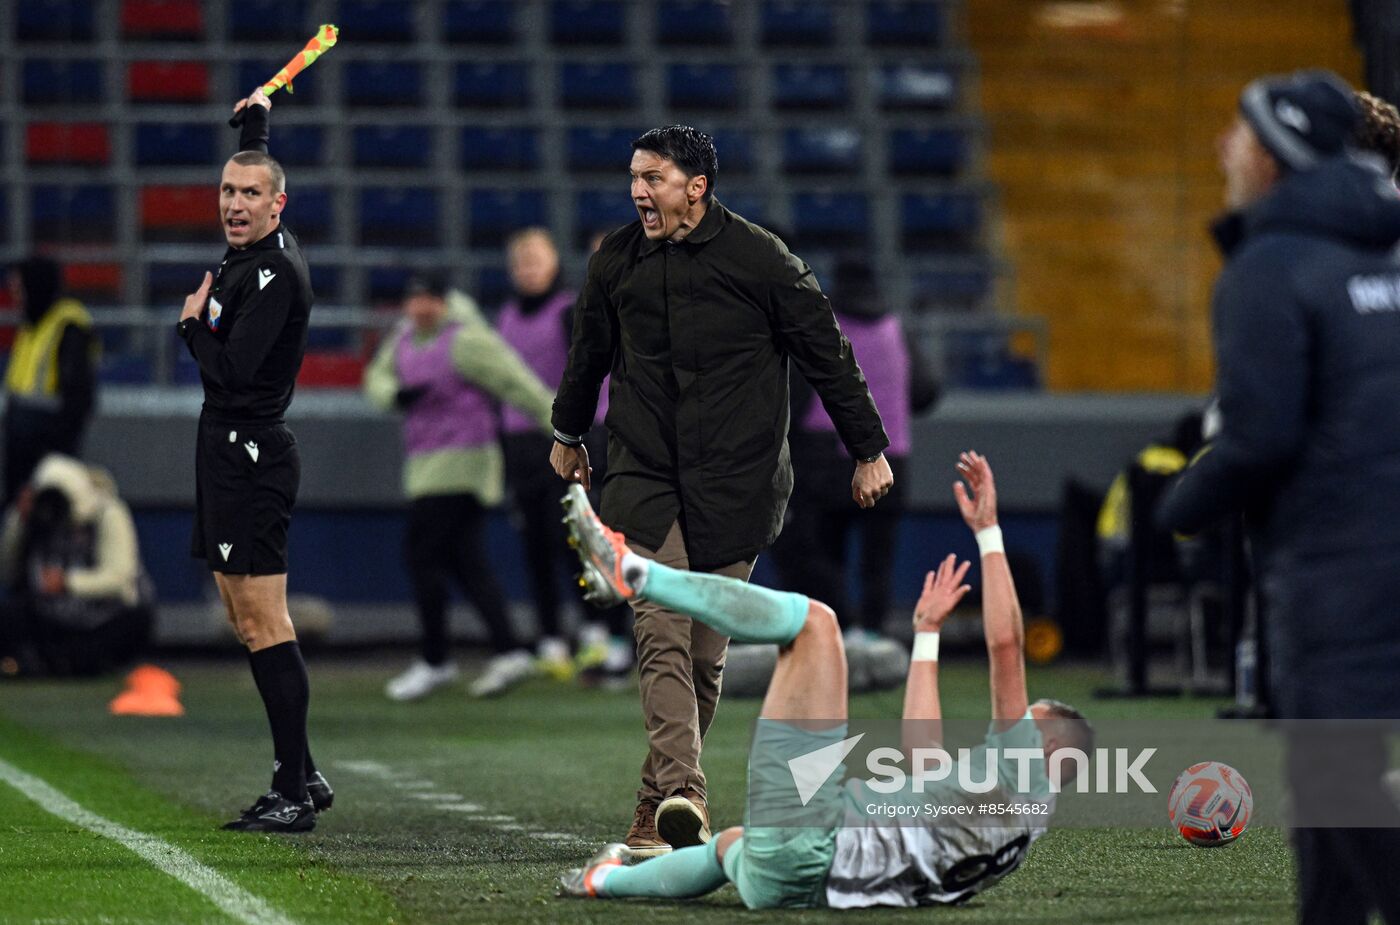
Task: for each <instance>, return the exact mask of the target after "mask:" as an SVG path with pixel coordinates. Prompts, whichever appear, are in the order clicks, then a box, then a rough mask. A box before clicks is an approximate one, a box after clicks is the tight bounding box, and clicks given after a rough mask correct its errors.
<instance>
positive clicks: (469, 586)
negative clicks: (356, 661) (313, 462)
mask: <svg viewBox="0 0 1400 925" xmlns="http://www.w3.org/2000/svg"><path fill="white" fill-rule="evenodd" d="M403 311H404V318H403V321H402V322H401V323H400V325H399V327H398V329H397V330H396V331H395V333H394V335H393V336H392V337H389V338H387V339H386V340H385V342H384V345H383V346H382V347H380V349H379V352H378V354H376V355H375V358H374V360H373V361H372V362H371V363H370V365H369V367H368V368H367V369H366V370H365V378H364V391H365V395H366V396H367V397H368V398H369V400H370V401H371V403H373V404H375V405H377V406H378V407H380V408H383V409H386V410H387V409H390V408H394V409H397V410H399V411H400V412H402V413H403V435H404V445H405V447H404V448H405V451H406V452H407V456H408V458H407V461H406V462H405V464H404V474H403V480H404V492H405V493H406V494H407V495H408V498H409V513H408V528H407V535H406V537H405V547H404V558H405V564H406V566H407V568H408V574H409V578H410V580H411V582H412V584H413V595H414V601H415V603H416V605H417V608H418V620H419V623H420V626H421V628H422V631H423V636H422V648H421V651H420V654H419V658H418V659H417V660H416V661H415V662H414V663H413V664H412V665H410V666H409V667H408V669H407V670H405V671H404V672H403V673H401V674H399V675H398V676H396V677H394V678H393V679H391V680H390V681H389V682H388V684H386V685H385V688H384V692H385V693H386V694H387V695H388V696H389V698H390V699H392V700H401V701H402V700H418V699H420V698H423V697H426V696H427V695H428V694H430V693H432V692H433V691H434V690H436V689H437V688H439V687H442V686H443V685H445V684H450V683H452V682H453V681H455V680H456V679H457V676H458V669H457V664H456V662H454V661H452V659H451V658H450V655H449V651H448V649H449V645H448V625H447V604H448V580H449V579H452V580H455V581H456V582H457V584H458V585H459V586H460V587H461V589H462V591H463V593H464V594H465V595H466V597H467V599H468V600H469V601H470V602H471V603H472V604H473V605H474V606H475V607H476V610H477V612H478V613H479V614H480V615H481V618H482V620H483V621H484V622H485V623H486V628H487V630H488V632H489V633H490V637H491V648H492V651H493V652H494V657H493V658H492V659H491V661H490V662H489V663H488V664H487V667H486V671H485V672H484V673H483V674H482V675H481V676H480V677H479V678H477V679H476V680H475V681H474V682H473V683H472V685H471V693H472V695H473V696H477V697H488V696H492V695H495V694H499V693H502V692H503V691H505V690H507V689H508V688H510V687H511V686H513V685H515V684H517V683H519V682H520V681H523V680H525V679H526V678H528V677H529V676H530V675H531V674H533V673H534V660H533V659H532V658H531V657H530V653H529V651H527V650H526V649H525V648H524V647H523V646H522V644H521V643H520V640H519V639H518V638H517V636H516V633H515V628H514V626H513V625H512V624H511V619H510V613H509V611H508V609H507V606H506V599H505V595H504V594H503V592H502V590H501V585H500V582H499V581H498V580H497V578H496V574H495V571H494V568H493V565H492V558H493V557H492V556H491V555H490V554H489V550H488V549H487V546H486V538H485V530H486V513H487V511H488V510H489V509H490V508H492V507H495V506H496V505H498V504H500V503H501V498H502V495H503V494H504V478H503V468H504V466H503V462H502V458H501V448H500V445H499V442H498V440H497V424H496V412H495V408H494V406H493V401H494V400H500V401H502V402H506V403H507V404H509V405H512V406H514V407H516V408H520V409H523V410H524V412H525V415H526V416H525V417H524V420H527V421H534V422H535V426H537V427H545V426H547V425H548V422H549V414H550V400H551V398H552V395H551V393H550V391H549V390H548V389H546V388H545V387H544V385H543V384H541V383H540V381H539V379H537V378H536V377H535V376H534V374H532V373H531V372H530V370H529V368H528V367H527V366H526V365H525V363H524V362H523V361H522V360H521V359H520V357H519V356H518V355H517V354H516V353H515V351H514V350H512V349H511V348H510V346H509V345H508V344H506V343H505V342H504V341H502V340H501V338H500V336H499V335H497V333H496V332H495V330H494V329H493V328H492V327H491V325H490V324H488V323H487V322H486V320H485V319H484V318H483V317H482V316H481V313H480V311H479V310H478V309H477V307H476V303H475V302H473V301H472V300H471V299H470V298H469V297H468V296H467V295H465V294H464V293H461V292H458V291H456V290H451V291H449V290H448V289H447V286H446V284H445V283H444V282H443V281H442V280H441V279H439V278H436V277H432V276H418V277H415V278H413V279H412V280H410V281H409V284H408V286H407V288H406V289H405V291H404V298H403Z"/></svg>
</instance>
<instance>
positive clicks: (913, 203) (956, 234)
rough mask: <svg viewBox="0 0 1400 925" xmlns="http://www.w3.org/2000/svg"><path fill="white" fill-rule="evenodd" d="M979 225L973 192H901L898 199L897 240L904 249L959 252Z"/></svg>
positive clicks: (979, 213)
mask: <svg viewBox="0 0 1400 925" xmlns="http://www.w3.org/2000/svg"><path fill="white" fill-rule="evenodd" d="M981 225H982V197H981V195H980V194H978V193H976V192H969V191H966V190H964V191H957V192H947V193H905V194H904V195H902V196H901V197H900V200H899V227H900V239H901V241H902V242H903V244H904V247H905V249H906V250H940V249H947V250H962V249H966V248H968V247H970V246H971V245H973V244H974V243H975V236H976V234H977V232H978V230H979V229H980V228H981Z"/></svg>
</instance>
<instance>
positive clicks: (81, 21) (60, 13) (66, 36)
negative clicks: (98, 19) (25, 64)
mask: <svg viewBox="0 0 1400 925" xmlns="http://www.w3.org/2000/svg"><path fill="white" fill-rule="evenodd" d="M96 12H97V5H96V4H94V3H93V2H92V0H24V2H23V3H18V4H15V38H16V39H18V40H19V41H21V42H91V41H92V40H93V37H94V30H93V21H94V19H95V14H96Z"/></svg>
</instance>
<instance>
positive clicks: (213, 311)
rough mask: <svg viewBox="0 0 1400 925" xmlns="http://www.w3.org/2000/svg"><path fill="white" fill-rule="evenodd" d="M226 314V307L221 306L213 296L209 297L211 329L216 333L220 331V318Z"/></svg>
mask: <svg viewBox="0 0 1400 925" xmlns="http://www.w3.org/2000/svg"><path fill="white" fill-rule="evenodd" d="M223 313H224V307H223V306H222V305H220V304H219V300H218V299H216V298H214V297H213V296H210V297H209V327H210V328H211V329H213V330H215V331H217V330H219V316H220V315H222V314H223Z"/></svg>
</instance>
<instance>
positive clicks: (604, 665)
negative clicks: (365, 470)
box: [496, 228, 633, 680]
mask: <svg viewBox="0 0 1400 925" xmlns="http://www.w3.org/2000/svg"><path fill="white" fill-rule="evenodd" d="M506 258H507V267H508V269H509V270H510V278H511V285H512V287H513V288H514V294H513V295H512V296H511V298H510V299H509V301H507V302H506V303H505V304H504V305H503V306H501V310H500V313H499V314H498V315H497V318H496V328H497V330H498V331H499V332H500V335H501V337H502V339H504V340H505V342H506V343H508V344H510V346H511V347H513V348H514V349H515V351H516V353H518V354H520V357H521V359H523V360H524V361H525V363H526V365H528V366H529V367H530V369H531V371H533V372H534V374H535V375H536V376H538V377H539V379H540V381H541V382H543V383H544V384H545V386H546V387H548V388H551V389H557V388H558V387H559V380H560V377H562V376H563V375H564V364H565V363H566V362H567V361H568V357H569V335H570V332H571V331H572V330H573V312H574V302H575V300H576V299H577V298H578V294H577V293H576V292H574V291H572V290H570V289H566V288H564V286H563V283H562V280H561V279H560V272H559V250H558V248H556V247H555V244H554V239H553V238H552V237H551V236H550V234H549V232H548V231H546V230H545V229H543V228H526V229H524V230H522V231H519V232H516V233H515V234H514V235H512V236H511V238H510V239H509V240H508V241H507V242H506ZM606 395H607V391H606V386H605V387H604V390H603V393H602V396H601V398H600V401H599V409H598V412H597V414H595V416H594V424H595V426H596V425H599V424H601V423H602V420H603V417H604V416H605V415H606V413H607V399H606ZM552 442H553V438H552V437H551V436H550V433H549V431H548V430H544V431H542V430H540V423H539V421H538V420H537V419H536V418H534V417H531V416H530V415H528V414H526V413H524V412H523V411H520V410H519V409H517V408H514V407H511V406H506V407H505V408H504V409H502V415H501V449H502V450H503V451H504V453H505V463H506V484H507V485H508V487H509V488H510V490H511V500H512V503H513V506H514V509H515V512H516V513H517V515H518V517H519V525H520V538H521V541H522V543H523V545H524V553H525V563H526V565H527V566H528V568H529V575H530V585H531V588H532V589H533V594H534V599H535V614H536V618H537V620H538V623H539V628H540V634H541V638H540V640H539V643H538V646H537V649H536V654H537V655H538V657H539V665H540V668H541V671H542V672H543V673H545V674H547V675H549V676H551V677H554V678H556V679H559V680H566V679H568V678H570V677H572V676H573V674H574V670H575V665H574V661H573V660H572V659H571V655H570V650H569V644H568V643H567V642H566V641H565V639H564V631H563V628H562V625H561V622H560V610H561V606H562V604H561V601H560V590H561V589H560V576H561V575H562V576H571V575H572V574H573V571H574V566H573V564H572V558H573V557H572V556H570V555H568V552H569V551H568V549H567V547H566V546H565V545H564V543H563V539H564V525H563V523H562V522H561V521H560V518H559V499H558V498H556V497H555V494H556V492H557V486H558V478H557V476H555V474H554V470H553V469H551V468H550V467H549V465H548V462H547V460H548V458H549V449H550V445H551V443H552ZM599 483H600V484H601V483H602V478H601V477H600V478H599ZM628 614H629V611H628V608H627V607H626V606H625V605H617V606H615V607H610V608H608V611H607V613H606V615H605V617H606V621H607V624H608V625H607V626H606V627H605V626H602V625H599V624H596V623H589V624H586V625H585V626H583V627H582V629H581V630H580V632H579V638H578V643H579V653H578V654H579V659H578V662H579V664H578V667H579V668H583V669H599V670H602V671H603V672H604V673H605V674H609V675H617V674H621V675H623V676H625V675H626V674H627V672H628V670H629V669H630V668H631V667H632V648H633V646H632V642H631V640H630V639H627V638H625V637H624V636H623V634H624V633H626V632H627V630H628V626H627V618H628ZM610 631H611V632H610Z"/></svg>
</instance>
